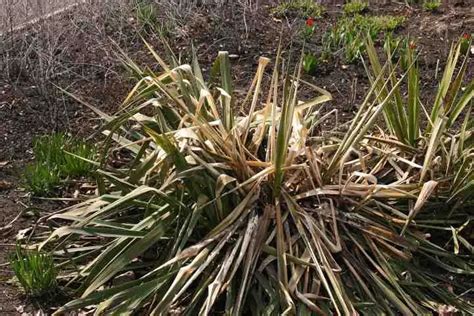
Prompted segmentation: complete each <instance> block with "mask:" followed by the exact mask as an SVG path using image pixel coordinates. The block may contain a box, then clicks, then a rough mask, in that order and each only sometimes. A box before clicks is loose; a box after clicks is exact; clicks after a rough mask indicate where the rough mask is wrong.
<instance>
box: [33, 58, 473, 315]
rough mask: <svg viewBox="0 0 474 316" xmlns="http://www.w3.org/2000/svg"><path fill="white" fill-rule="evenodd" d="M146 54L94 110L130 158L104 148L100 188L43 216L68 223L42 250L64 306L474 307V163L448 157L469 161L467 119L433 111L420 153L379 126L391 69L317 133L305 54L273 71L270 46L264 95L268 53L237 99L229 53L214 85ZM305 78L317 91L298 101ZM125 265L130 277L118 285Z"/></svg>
mask: <svg viewBox="0 0 474 316" xmlns="http://www.w3.org/2000/svg"><path fill="white" fill-rule="evenodd" d="M152 54H153V55H154V56H155V57H156V59H157V62H158V63H159V64H160V65H161V67H162V68H163V72H162V73H160V74H155V73H152V72H151V71H150V70H142V69H140V68H139V67H138V66H137V65H136V64H134V63H133V62H131V61H130V60H128V62H129V66H130V68H131V69H133V70H135V71H136V72H137V73H138V74H139V75H140V76H141V78H142V79H141V80H140V81H139V82H138V84H137V85H136V86H135V88H134V89H133V90H132V92H131V93H130V95H129V96H128V97H127V98H126V100H125V102H124V105H123V107H122V108H121V110H120V111H119V112H118V113H117V114H116V115H114V116H105V117H104V119H105V120H106V122H107V124H106V125H105V128H104V134H105V135H107V140H106V141H105V145H104V146H105V147H104V152H105V153H106V152H109V153H110V152H112V151H114V150H116V149H118V148H120V149H121V150H128V151H129V152H130V153H131V155H132V156H133V158H134V159H133V160H132V161H131V162H130V163H129V164H128V165H127V166H126V167H121V168H113V167H112V166H109V165H107V164H106V163H105V162H106V159H102V161H103V164H102V167H101V169H100V170H99V173H100V175H101V176H102V177H101V179H100V181H99V183H100V186H99V188H100V190H99V191H100V195H99V196H97V197H94V198H91V199H89V200H86V201H84V202H82V203H80V204H78V205H76V206H74V207H70V208H68V209H66V210H64V211H63V212H61V213H57V214H56V215H54V216H52V219H54V221H53V222H52V224H54V223H55V222H57V221H58V220H66V221H68V222H69V223H70V224H69V225H68V226H62V227H58V228H57V229H56V230H55V231H54V232H53V233H52V234H51V235H50V236H49V237H48V238H47V240H45V241H44V243H43V244H42V247H45V248H48V249H51V250H55V253H57V260H58V262H59V264H60V265H61V267H62V268H63V269H64V270H65V271H64V272H65V275H70V277H71V279H70V282H69V285H70V286H71V287H74V288H75V289H76V290H77V291H78V293H79V295H80V297H79V298H78V299H76V300H73V301H71V302H69V303H67V304H66V305H65V306H63V307H62V308H61V309H60V310H59V311H58V314H59V313H63V312H66V311H68V310H74V309H80V308H83V307H86V306H92V305H95V306H96V312H97V313H109V314H117V315H118V314H127V313H131V312H139V311H140V312H143V313H144V314H150V315H162V314H167V313H176V312H179V313H183V314H188V315H195V314H198V313H201V314H205V315H207V314H213V313H224V311H225V313H226V314H231V315H239V314H255V315H263V314H269V315H277V314H292V315H294V314H301V315H310V314H313V313H316V314H346V315H348V314H352V315H354V314H356V313H357V312H358V313H367V314H385V313H388V314H396V313H400V314H404V315H421V314H426V313H429V312H430V311H436V310H437V309H438V307H439V306H440V305H442V304H449V305H453V306H456V308H458V309H459V310H463V311H467V312H469V311H472V310H473V306H472V305H471V304H470V303H469V302H467V301H466V300H465V299H464V296H463V295H464V293H465V292H466V291H467V290H468V289H469V288H470V286H471V284H470V283H469V282H470V281H468V280H469V278H468V276H469V275H472V273H473V265H472V261H469V258H470V254H471V253H470V251H472V245H470V243H469V241H468V239H467V238H466V236H465V235H464V229H465V227H466V226H467V223H468V222H469V218H468V216H467V212H468V210H469V209H470V207H472V201H469V200H466V199H465V195H464V194H463V193H462V192H463V189H462V188H466V185H468V183H472V180H471V179H472V160H471V161H470V162H469V160H467V161H466V162H464V163H463V160H462V159H461V156H459V155H458V154H461V153H462V155H465V153H466V151H467V152H471V158H472V146H470V145H469V147H467V146H468V144H469V142H468V139H471V140H472V137H471V135H472V130H468V128H467V126H469V127H470V128H471V127H472V124H468V123H466V124H463V125H462V126H463V127H462V128H461V129H457V130H456V129H450V130H449V132H448V129H440V128H439V126H437V125H436V124H439V123H436V122H438V118H435V120H434V122H435V124H434V127H433V128H431V129H429V130H426V132H425V133H424V135H425V138H426V141H425V142H421V141H420V142H418V143H417V145H416V147H415V146H412V145H411V144H410V143H409V142H405V139H403V140H398V139H397V138H396V137H394V136H396V134H394V133H393V132H392V130H387V131H385V130H384V127H383V126H376V122H377V121H378V120H377V118H378V117H379V116H380V115H382V113H384V112H385V111H386V109H387V107H391V106H392V105H391V102H392V100H393V98H394V96H396V94H397V93H398V92H397V87H398V86H399V84H400V83H401V81H400V80H398V79H397V77H395V76H393V77H392V76H390V77H389V78H388V79H385V77H384V76H383V75H382V74H385V72H384V71H386V70H387V69H388V68H390V66H389V65H385V66H384V67H382V70H383V71H380V75H378V76H376V77H375V78H374V82H373V87H372V88H371V89H370V91H369V92H368V94H367V97H366V99H365V100H364V102H363V103H362V104H360V110H359V112H358V113H357V114H356V116H355V117H354V119H353V120H352V121H351V122H349V124H348V125H347V126H346V127H345V129H344V128H342V127H341V128H339V129H335V130H334V131H332V133H324V134H322V133H320V132H318V128H317V127H318V125H319V124H321V122H323V121H324V120H326V119H328V118H329V117H330V115H331V113H332V112H329V114H326V115H321V114H320V113H321V111H320V110H321V107H322V105H323V104H324V103H325V102H326V101H329V100H330V99H331V95H330V94H329V93H328V92H327V91H325V90H323V89H321V88H318V87H315V86H313V85H311V84H309V83H305V82H304V81H302V80H300V71H301V63H300V65H299V67H298V68H297V70H296V71H295V72H294V73H293V74H288V73H283V72H281V69H282V65H281V60H280V57H279V55H280V54H278V56H277V59H276V62H275V66H274V67H273V75H272V77H271V82H270V86H269V89H268V90H263V87H264V86H265V85H264V84H263V81H264V78H265V76H264V74H265V70H266V68H267V66H268V64H269V62H270V61H269V59H267V58H261V59H260V61H259V65H258V69H257V72H256V75H255V78H254V80H253V81H252V82H251V85H250V88H249V91H248V94H247V96H246V97H245V98H243V99H238V98H237V97H236V94H234V93H233V92H234V91H233V83H232V81H231V70H230V66H229V57H228V54H227V53H225V52H220V53H219V56H218V62H217V63H216V65H215V67H214V69H217V70H218V71H219V75H220V79H221V82H220V84H218V85H216V84H214V85H212V86H211V85H209V84H207V83H206V81H205V80H204V77H203V75H202V73H201V70H200V67H199V65H198V63H197V61H196V60H194V61H193V62H192V63H191V64H190V65H187V64H184V65H178V64H173V66H171V67H170V66H168V65H167V64H165V63H164V62H163V60H162V59H161V58H160V57H158V55H157V54H156V53H155V52H154V51H152ZM450 58H451V57H450ZM453 62H454V60H451V59H450V60H448V67H451V65H452V63H453ZM284 69H288V68H287V67H284ZM390 73H391V72H390ZM301 85H308V86H309V87H310V88H312V89H313V90H314V98H311V99H307V100H299V99H298V90H299V88H300V86H301ZM392 85H393V86H392ZM381 89H387V90H388V91H387V93H386V94H384V95H383V96H381V95H380V94H381V92H382V91H384V90H381ZM457 92H459V91H457ZM469 96H470V98H468V101H469V102H470V99H471V98H472V96H471V95H469ZM444 99H446V98H444ZM442 106H443V107H444V106H445V105H444V104H443V105H442ZM237 107H241V108H248V109H249V110H248V112H246V114H245V115H243V116H240V115H237V114H236V113H237V112H238V111H237V110H236V109H237ZM97 113H99V114H101V112H100V111H98V110H97ZM447 113H448V112H447V111H442V112H438V114H439V115H440V118H439V119H440V120H441V121H442V122H445V123H446V122H447V121H449V117H448V118H446V117H445V115H446V114H447ZM453 118H454V117H453ZM471 123H472V122H471ZM443 126H446V127H447V126H451V127H453V128H454V126H453V124H450V125H446V124H444V125H443ZM341 130H345V131H344V132H341ZM435 138H436V139H437V141H433V140H432V139H435ZM425 157H429V159H426V158H425ZM104 158H105V157H104ZM443 167H447V168H443ZM469 181H471V182H469ZM464 193H465V192H464ZM454 206H456V207H454ZM127 271H128V272H130V271H133V275H134V279H132V280H128V281H127V282H125V283H120V282H117V276H118V275H120V274H123V273H124V272H127ZM450 274H452V275H456V276H457V275H459V276H460V277H462V278H464V280H466V281H465V282H456V279H454V281H453V280H451V279H450V278H449V275H450Z"/></svg>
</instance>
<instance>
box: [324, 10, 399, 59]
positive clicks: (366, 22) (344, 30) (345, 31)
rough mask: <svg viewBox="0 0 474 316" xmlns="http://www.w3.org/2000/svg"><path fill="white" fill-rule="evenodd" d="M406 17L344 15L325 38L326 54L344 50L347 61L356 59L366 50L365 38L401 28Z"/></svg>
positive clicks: (373, 37)
mask: <svg viewBox="0 0 474 316" xmlns="http://www.w3.org/2000/svg"><path fill="white" fill-rule="evenodd" d="M404 21H405V17H403V16H392V15H382V16H363V15H360V14H356V15H355V16H354V17H344V18H342V19H340V20H339V21H338V22H337V23H336V25H335V26H334V27H332V28H331V29H330V30H329V31H328V32H327V33H326V34H325V36H324V38H323V47H324V50H325V52H324V54H325V55H331V54H330V52H337V51H340V50H342V54H343V57H344V59H345V61H346V62H348V63H351V62H354V61H356V60H357V59H358V58H359V56H360V53H361V52H363V51H364V50H365V44H364V42H365V38H366V36H367V35H369V36H370V37H371V38H372V39H375V38H377V36H378V35H379V34H380V33H381V32H392V31H394V30H396V29H397V28H399V27H400V26H401V25H402V24H403V22H404Z"/></svg>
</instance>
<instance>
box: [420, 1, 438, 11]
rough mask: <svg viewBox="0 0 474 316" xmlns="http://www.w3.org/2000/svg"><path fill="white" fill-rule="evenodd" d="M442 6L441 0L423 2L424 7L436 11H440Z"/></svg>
mask: <svg viewBox="0 0 474 316" xmlns="http://www.w3.org/2000/svg"><path fill="white" fill-rule="evenodd" d="M440 6H441V1H440V0H425V2H423V8H424V9H425V10H426V11H431V12H436V11H438V9H439V7H440Z"/></svg>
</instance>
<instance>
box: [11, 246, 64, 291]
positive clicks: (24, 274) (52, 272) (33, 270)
mask: <svg viewBox="0 0 474 316" xmlns="http://www.w3.org/2000/svg"><path fill="white" fill-rule="evenodd" d="M10 265H11V267H12V269H13V271H14V272H15V276H16V278H17V279H18V281H19V282H20V284H21V286H22V287H23V289H24V291H25V293H26V294H27V295H29V296H31V297H36V298H37V297H44V296H46V295H49V294H52V293H53V292H54V291H55V289H56V277H57V273H56V268H55V266H54V262H53V257H52V256H51V255H50V254H48V253H44V252H39V251H37V250H24V249H23V248H22V247H21V246H20V245H17V246H16V251H15V253H14V254H13V255H12V256H11V258H10Z"/></svg>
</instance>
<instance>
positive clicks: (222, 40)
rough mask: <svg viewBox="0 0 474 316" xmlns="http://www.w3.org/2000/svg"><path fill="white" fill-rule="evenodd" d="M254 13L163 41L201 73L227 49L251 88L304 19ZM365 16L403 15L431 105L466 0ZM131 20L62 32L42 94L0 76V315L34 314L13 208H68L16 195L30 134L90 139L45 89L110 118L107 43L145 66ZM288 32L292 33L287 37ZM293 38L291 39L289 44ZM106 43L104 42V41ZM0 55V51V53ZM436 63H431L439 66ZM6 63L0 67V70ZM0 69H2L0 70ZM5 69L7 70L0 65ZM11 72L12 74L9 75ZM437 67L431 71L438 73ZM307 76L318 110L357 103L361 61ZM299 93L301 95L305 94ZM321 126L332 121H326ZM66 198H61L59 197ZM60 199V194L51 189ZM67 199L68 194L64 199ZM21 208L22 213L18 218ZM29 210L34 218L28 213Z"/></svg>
mask: <svg viewBox="0 0 474 316" xmlns="http://www.w3.org/2000/svg"><path fill="white" fill-rule="evenodd" d="M261 2H262V4H261V7H260V8H259V10H257V11H256V12H252V13H249V12H245V14H244V12H243V10H242V8H241V7H240V6H238V5H235V6H232V7H227V8H225V9H223V10H219V12H216V10H215V8H212V7H204V8H202V9H201V10H200V11H199V12H196V13H194V14H193V16H192V17H190V18H189V19H187V20H185V21H183V22H182V23H180V26H179V27H178V28H177V29H174V30H173V31H172V32H171V33H170V37H169V41H170V44H171V46H172V47H173V49H174V50H175V51H176V52H180V53H182V55H183V58H186V57H187V56H189V55H190V46H191V41H192V42H193V44H194V46H195V47H196V48H197V49H198V55H199V60H200V62H201V64H202V66H203V67H204V68H205V69H209V68H210V66H211V64H212V62H213V60H214V58H215V57H216V54H217V51H219V50H227V51H229V52H230V54H233V55H235V56H236V57H235V58H233V59H232V64H233V76H234V80H235V82H236V86H237V89H238V90H242V91H244V89H245V88H247V87H248V85H249V84H250V82H251V78H252V77H253V74H254V71H255V69H256V65H257V63H258V58H259V57H260V56H267V57H270V58H273V57H274V56H275V55H276V49H277V46H278V39H279V38H280V36H281V34H282V38H283V47H284V51H285V54H284V56H288V54H289V51H290V47H291V49H292V50H293V51H294V52H295V55H296V56H297V54H298V53H299V51H300V49H301V46H302V43H301V42H300V41H299V40H298V36H296V35H295V32H296V31H295V30H296V29H297V26H298V27H301V25H302V24H303V23H304V20H303V19H302V18H296V19H294V20H285V19H281V20H278V19H275V18H274V17H272V16H271V14H270V8H271V6H272V1H261ZM370 10H371V12H370V14H378V13H384V14H395V15H405V16H406V17H407V22H405V24H404V27H402V28H401V29H400V30H398V31H397V32H396V33H397V34H404V35H410V36H412V37H414V38H415V39H416V41H417V46H418V48H419V49H420V51H421V57H420V66H421V73H422V78H423V83H424V86H423V87H422V93H423V95H422V98H423V100H428V101H429V100H433V99H434V94H435V92H436V87H437V84H438V80H439V78H440V77H441V75H442V69H443V66H444V65H443V60H444V59H445V57H446V55H447V53H448V51H449V48H450V45H451V41H452V40H453V39H456V38H458V37H459V36H460V35H461V34H462V33H464V32H469V33H472V32H473V31H474V11H473V9H472V8H471V6H470V5H469V1H465V2H462V1H459V2H457V3H454V4H449V5H448V4H446V5H443V7H442V9H441V11H440V12H439V13H428V12H425V11H423V10H422V9H421V8H420V7H415V8H409V7H407V6H405V5H404V4H402V3H401V4H389V5H375V4H374V5H373V4H371V5H370ZM340 14H341V6H340V5H330V6H328V12H327V14H326V15H325V16H324V18H322V19H318V20H317V21H316V23H317V31H316V33H317V34H316V36H315V38H314V40H312V41H311V42H310V43H309V45H308V48H309V49H314V50H318V49H320V45H319V43H320V39H321V36H322V34H323V33H324V31H325V30H326V29H327V28H329V27H330V26H331V25H332V24H333V23H334V22H335V21H336V20H337V18H338V17H339V16H340ZM134 18H135V16H133V15H131V16H130V17H129V18H127V19H126V20H128V21H129V23H130V32H129V33H128V34H123V33H121V35H120V37H119V38H118V39H117V38H116V35H117V32H116V31H117V29H116V26H115V25H113V24H110V25H106V27H105V28H104V29H103V31H104V34H105V35H106V36H104V37H103V38H104V43H100V45H99V44H98V42H97V38H96V37H93V36H90V34H91V32H94V30H93V29H87V28H86V29H84V30H82V31H81V32H77V31H74V32H71V34H72V35H71V34H70V35H71V36H73V37H72V38H71V36H70V37H69V38H68V34H63V36H64V37H65V39H64V40H68V41H70V45H69V46H68V48H67V51H66V52H65V53H64V54H63V56H64V57H62V58H63V60H62V62H63V63H65V64H67V65H69V66H70V69H73V71H69V72H65V73H60V74H57V75H56V76H54V77H52V78H50V79H48V82H47V84H46V87H47V88H48V89H50V90H48V91H51V93H48V94H46V96H45V93H43V92H44V91H40V89H39V88H38V86H37V85H36V82H35V80H33V79H32V78H30V77H29V76H28V73H26V74H25V73H22V71H21V69H20V70H18V71H17V73H15V75H16V76H14V78H15V80H12V75H11V74H12V72H13V73H14V71H11V69H10V71H9V72H8V73H9V76H8V78H7V77H6V75H5V74H6V73H7V72H6V71H2V72H1V73H0V238H1V243H0V314H1V315H19V314H21V313H22V312H32V311H33V310H37V309H38V308H39V307H38V306H37V305H34V304H31V302H28V301H27V299H26V298H25V297H24V296H23V295H22V294H21V292H20V291H19V290H18V289H17V288H16V287H15V286H11V285H9V284H7V282H6V281H7V280H9V279H10V278H11V275H12V274H11V271H10V270H9V267H8V265H7V262H8V254H9V252H10V251H11V250H12V246H13V245H14V243H15V236H16V234H17V232H18V230H20V229H24V228H27V227H30V226H31V225H32V224H33V223H34V222H35V221H36V220H37V217H35V216H32V217H31V216H30V217H26V216H19V217H18V219H17V220H16V221H14V222H13V223H12V224H11V225H9V224H10V222H11V221H12V220H14V219H15V218H16V217H17V216H18V215H19V214H20V213H21V212H23V213H28V211H30V210H39V213H40V214H42V215H44V214H47V212H50V211H53V210H57V209H59V208H61V207H64V206H65V205H67V203H66V202H52V201H43V200H38V199H33V198H30V197H29V196H28V194H27V193H26V192H24V191H23V190H22V189H21V173H22V170H23V168H24V166H25V165H26V164H27V163H28V162H29V161H31V159H32V158H33V157H32V153H31V143H32V139H33V138H34V137H35V136H38V135H42V134H46V133H51V132H53V131H69V132H71V133H72V134H74V135H80V136H84V137H88V136H89V135H91V134H92V133H93V132H94V131H95V130H96V129H97V127H98V125H99V122H98V121H97V119H96V117H95V116H94V115H93V114H92V113H91V111H89V110H88V109H86V108H85V107H84V106H82V105H80V104H79V103H78V102H76V101H74V100H72V99H71V98H69V97H66V96H65V95H64V94H62V93H60V92H58V90H56V89H55V88H53V86H52V83H54V84H55V85H57V86H60V87H64V88H66V89H67V90H68V91H70V92H72V93H74V94H76V95H77V96H79V97H80V98H82V99H83V100H85V101H87V102H89V103H90V104H93V105H94V106H97V107H98V108H99V109H101V110H103V111H105V112H109V113H111V112H113V111H114V110H115V109H116V108H117V107H118V105H120V102H121V100H123V98H124V97H125V96H126V94H127V91H128V90H129V89H130V88H131V87H132V85H133V81H132V80H131V79H129V78H128V77H127V73H126V72H125V71H124V69H123V67H122V66H121V65H120V63H119V61H118V60H117V58H116V56H115V55H114V54H112V53H111V52H112V51H114V50H115V51H116V48H114V46H113V44H111V43H110V42H107V40H106V38H107V37H108V36H109V37H110V38H112V39H114V40H116V41H117V42H118V43H119V45H120V46H121V47H122V48H123V50H125V51H126V52H127V53H128V54H129V56H130V57H131V58H132V59H134V60H137V61H138V63H139V64H149V63H150V62H151V57H150V56H149V54H147V53H146V50H145V48H144V47H143V44H142V42H141V40H140V38H139V36H137V35H136V33H134V31H133V27H134V26H136V25H135V24H136V19H134ZM69 21H70V19H69V18H68V16H63V17H60V18H58V20H57V21H56V22H55V23H57V24H58V25H62V24H64V25H67V24H68V22H69ZM292 35H294V36H292ZM146 37H147V40H149V41H150V42H151V43H152V44H153V45H154V46H155V47H156V48H157V50H158V51H162V50H163V48H162V46H161V44H159V41H158V39H157V38H156V37H155V36H152V35H147V36H146ZM291 38H293V41H294V42H293V43H291V42H290V39H291ZM105 42H107V43H105ZM0 52H1V50H0ZM438 59H439V61H438ZM472 64H473V62H472V58H471V60H470V65H469V66H470V67H468V69H469V70H468V75H467V78H468V79H469V80H472V78H473V74H474V67H472V66H473V65H472ZM4 67H6V66H5V65H4ZM0 69H1V68H0ZM3 70H5V68H3ZM13 70H14V69H13ZM436 71H438V72H437V73H436ZM304 79H305V80H307V81H309V82H311V83H313V84H316V85H317V86H320V87H322V88H325V89H327V90H329V91H330V92H331V93H332V95H333V98H334V100H333V101H332V102H331V103H330V104H328V105H326V107H325V111H330V110H332V109H337V110H338V120H339V121H344V120H347V119H348V118H350V117H351V116H352V115H353V113H354V111H355V110H356V109H357V105H358V104H359V102H360V101H361V99H362V98H363V97H364V95H365V93H366V91H367V89H368V87H369V82H368V79H367V77H366V75H365V71H364V69H363V67H362V65H361V64H360V63H356V64H351V65H345V64H344V63H343V62H341V61H338V60H337V59H336V61H335V62H334V63H331V64H327V65H322V66H321V67H320V69H319V70H318V72H317V74H316V75H315V76H314V77H312V76H305V78H304ZM306 93H307V92H304V91H303V98H304V97H305V94H306ZM327 125H328V127H329V126H333V125H334V120H332V121H331V122H329V121H328V122H327ZM63 193H64V192H63ZM58 194H59V193H58ZM67 194H69V193H67V192H66V195H67ZM25 209H26V211H27V212H25ZM33 213H34V212H33Z"/></svg>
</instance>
